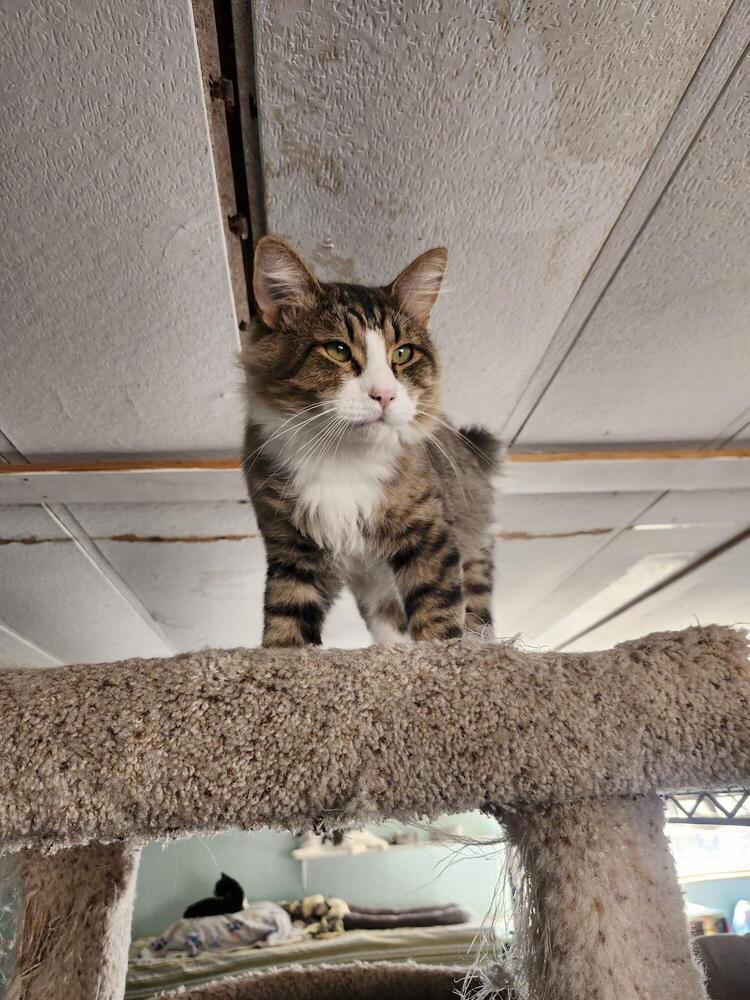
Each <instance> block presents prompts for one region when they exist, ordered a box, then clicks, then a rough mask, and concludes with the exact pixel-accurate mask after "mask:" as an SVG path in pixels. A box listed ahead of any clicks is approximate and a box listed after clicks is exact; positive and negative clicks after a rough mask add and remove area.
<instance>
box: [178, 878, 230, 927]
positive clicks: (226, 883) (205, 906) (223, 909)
mask: <svg viewBox="0 0 750 1000" xmlns="http://www.w3.org/2000/svg"><path fill="white" fill-rule="evenodd" d="M244 902H245V890H244V889H243V888H242V886H241V885H240V883H239V882H237V881H235V879H233V878H230V876H229V875H225V874H224V872H222V873H221V878H220V879H219V881H218V882H217V883H216V885H215V886H214V894H213V896H207V897H206V898H205V899H199V900H198V902H197V903H191V904H190V906H188V908H187V909H186V910H185V912H184V913H183V914H182V915H183V917H215V916H217V915H218V914H221V913H237V911H238V910H241V909H242V907H243V905H244Z"/></svg>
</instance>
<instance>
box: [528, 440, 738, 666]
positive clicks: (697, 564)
mask: <svg viewBox="0 0 750 1000" xmlns="http://www.w3.org/2000/svg"><path fill="white" fill-rule="evenodd" d="M745 426H750V422H749V423H748V424H746V425H745ZM743 430H744V427H741V428H740V429H739V431H737V432H736V433H735V434H733V435H732V436H731V437H725V438H724V439H723V440H722V439H721V438H717V439H716V440H715V441H714V442H712V444H713V446H714V447H716V448H724V447H726V446H727V445H729V444H730V443H731V441H732V439H733V438H734V437H736V436H737V434H740V433H742V431H743ZM674 492H675V491H674V490H664V491H663V492H662V493H658V494H654V498H652V499H651V500H650V501H649V503H648V504H647V505H646V507H645V508H644V509H643V510H642V511H641V512H640V513H639V514H637V515H636V516H635V517H634V518H632V519H631V520H630V521H629V522H628V524H625V525H623V526H622V527H620V528H618V529H617V530H615V531H614V532H613V533H612V534H611V535H608V536H607V537H606V539H604V541H603V542H602V544H601V545H600V546H599V548H598V549H597V550H596V551H595V552H593V553H592V554H591V555H590V557H589V558H587V559H584V561H583V562H582V563H580V565H578V566H576V567H575V569H573V570H572V571H571V572H570V573H569V574H568V575H567V576H566V577H565V580H563V581H562V582H561V583H558V584H557V585H556V586H555V587H553V589H552V590H551V591H549V592H548V593H547V594H546V595H545V597H544V598H543V599H542V600H541V601H537V603H536V604H535V605H534V607H533V608H532V609H531V610H532V611H533V610H534V608H537V607H539V606H540V605H543V604H544V603H546V602H547V601H548V600H549V598H550V596H551V595H552V594H554V593H555V591H557V590H559V589H560V587H561V586H562V585H564V584H565V583H567V581H568V580H570V579H572V578H573V576H575V574H576V573H578V572H580V570H582V569H583V568H584V566H586V565H587V564H588V563H590V562H591V560H592V559H595V558H597V557H598V556H599V555H601V553H602V552H603V551H604V549H606V548H607V546H608V545H611V544H612V543H613V542H614V541H615V540H616V539H617V538H618V537H619V536H620V535H621V534H622V533H623V532H624V531H627V530H628V529H629V528H630V527H632V525H633V524H635V523H636V521H638V520H639V519H640V518H642V517H643V515H644V514H645V513H646V512H647V511H649V510H650V509H651V508H652V507H653V506H654V505H655V504H656V503H659V502H660V501H661V500H665V499H666V498H667V497H668V496H669V495H670V494H671V493H674ZM748 531H750V529H748ZM745 534H746V532H744V531H743V532H740V534H739V535H737V536H735V537H734V539H729V541H728V542H724V543H722V545H720V546H718V548H717V549H713V550H711V552H709V553H704V554H703V556H700V557H699V558H698V559H696V560H694V561H693V562H692V563H689V564H688V565H687V566H685V567H683V568H682V569H681V570H678V571H677V573H675V574H674V575H673V576H671V577H668V578H667V579H666V580H664V581H662V583H660V584H656V585H655V586H654V587H651V588H647V589H646V590H644V591H642V592H641V593H640V594H637V595H636V596H635V597H633V598H631V599H630V600H629V601H628V602H627V603H626V604H623V605H622V607H619V608H616V609H615V610H614V611H612V612H610V613H609V614H607V615H606V616H605V617H604V618H602V619H601V621H597V622H594V623H593V624H591V625H588V626H587V627H586V628H585V629H582V630H581V631H580V632H579V633H578V634H577V635H575V636H573V638H571V639H567V640H566V641H565V642H564V643H561V644H560V645H559V646H558V647H557V648H558V649H564V648H565V646H568V645H570V643H572V642H576V641H577V640H578V639H581V638H583V636H585V635H588V634H589V633H590V632H592V631H594V629H597V628H599V626H600V625H604V624H606V623H607V622H610V621H612V620H614V619H615V618H617V617H618V616H619V615H621V614H624V613H625V612H626V611H629V610H630V608H631V607H634V606H635V605H637V604H639V603H640V602H641V601H643V600H646V598H648V597H650V596H651V595H652V593H657V592H658V591H659V590H662V589H664V587H666V586H668V585H669V584H671V583H676V582H677V580H678V579H682V578H683V577H685V576H688V575H689V574H690V573H692V572H693V571H694V570H697V569H700V568H701V566H702V565H703V564H704V562H707V561H710V559H712V558H714V557H715V556H717V555H721V553H722V552H723V551H725V549H726V548H732V547H733V546H734V545H736V544H738V543H739V542H741V541H743V540H744V536H745Z"/></svg>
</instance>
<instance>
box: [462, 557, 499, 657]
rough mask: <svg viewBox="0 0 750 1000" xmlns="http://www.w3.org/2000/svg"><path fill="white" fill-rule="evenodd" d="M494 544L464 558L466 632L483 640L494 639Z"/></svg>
mask: <svg viewBox="0 0 750 1000" xmlns="http://www.w3.org/2000/svg"><path fill="white" fill-rule="evenodd" d="M492 554H493V542H492V539H488V541H487V544H486V545H484V546H482V548H481V549H478V550H477V551H476V552H474V553H469V554H468V555H467V556H466V557H465V558H464V563H463V571H464V594H465V596H466V618H465V619H464V628H465V629H466V632H467V633H469V634H471V635H474V636H478V637H479V638H481V639H490V640H491V639H494V638H495V632H494V628H493V624H492V583H493V574H494V564H493V559H492Z"/></svg>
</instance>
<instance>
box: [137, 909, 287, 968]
mask: <svg viewBox="0 0 750 1000" xmlns="http://www.w3.org/2000/svg"><path fill="white" fill-rule="evenodd" d="M303 937H304V934H302V932H301V931H299V930H297V929H296V928H295V927H293V926H292V921H291V919H290V917H289V914H288V913H287V912H286V911H285V910H284V909H282V907H280V906H278V905H277V904H276V903H268V902H261V903H251V904H250V905H249V906H247V907H246V908H245V909H244V910H240V911H239V912H238V913H229V914H222V915H221V916H213V917H187V918H185V917H183V918H182V919H181V920H177V921H175V923H173V924H172V925H171V927H168V928H167V930H166V931H164V933H163V934H162V935H160V937H158V938H156V939H155V940H154V941H152V942H151V944H150V945H149V946H148V947H147V948H143V949H141V951H140V953H139V955H138V958H139V960H141V961H155V960H157V959H160V958H162V957H163V956H164V955H166V954H167V953H168V952H172V953H174V952H178V953H181V954H184V955H188V956H190V957H192V956H195V955H197V954H199V953H200V952H202V951H228V950H229V949H230V948H238V947H245V948H246V947H248V945H252V946H255V947H258V948H267V947H270V946H272V945H276V944H285V943H289V942H292V941H300V940H302V938H303Z"/></svg>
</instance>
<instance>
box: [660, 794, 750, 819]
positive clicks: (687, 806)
mask: <svg viewBox="0 0 750 1000" xmlns="http://www.w3.org/2000/svg"><path fill="white" fill-rule="evenodd" d="M662 798H663V800H664V804H665V806H666V813H667V822H668V823H694V824H703V825H704V826H750V789H748V788H728V789H726V790H724V791H711V792H681V793H677V794H674V795H663V796H662Z"/></svg>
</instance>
